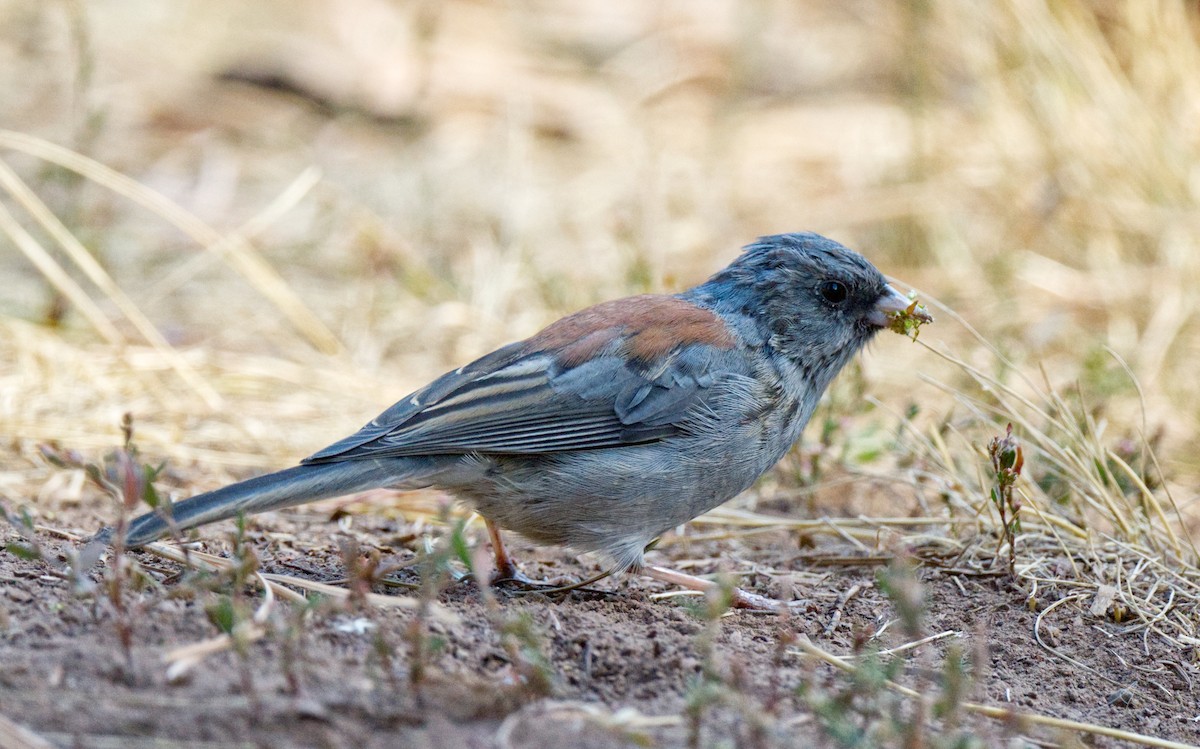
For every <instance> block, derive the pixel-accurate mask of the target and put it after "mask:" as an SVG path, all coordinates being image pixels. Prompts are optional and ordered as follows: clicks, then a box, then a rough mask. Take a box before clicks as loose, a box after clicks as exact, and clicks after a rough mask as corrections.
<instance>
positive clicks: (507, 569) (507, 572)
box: [483, 518, 525, 583]
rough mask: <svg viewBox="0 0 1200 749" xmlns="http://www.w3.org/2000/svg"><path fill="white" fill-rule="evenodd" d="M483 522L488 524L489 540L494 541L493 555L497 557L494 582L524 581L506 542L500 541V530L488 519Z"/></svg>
mask: <svg viewBox="0 0 1200 749" xmlns="http://www.w3.org/2000/svg"><path fill="white" fill-rule="evenodd" d="M483 522H484V523H486V524H487V532H488V538H490V539H491V540H492V553H493V554H494V555H495V557H496V573H495V574H494V575H493V576H492V582H493V583H495V582H497V581H499V580H524V579H525V576H524V575H522V574H521V571H520V570H519V569H517V565H516V564H515V563H513V560H512V557H510V556H509V555H508V551H507V550H506V549H505V548H504V542H503V541H502V540H500V528H499V527H498V526H497V525H496V524H495V523H493V522H492V521H490V520H488V519H487V518H484V519H483Z"/></svg>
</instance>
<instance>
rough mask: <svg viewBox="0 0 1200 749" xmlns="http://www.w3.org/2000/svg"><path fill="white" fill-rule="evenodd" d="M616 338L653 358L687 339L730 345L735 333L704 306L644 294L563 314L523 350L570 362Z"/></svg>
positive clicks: (643, 357) (633, 352)
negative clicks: (553, 353) (553, 354)
mask: <svg viewBox="0 0 1200 749" xmlns="http://www.w3.org/2000/svg"><path fill="white" fill-rule="evenodd" d="M618 338H622V339H624V341H623V347H624V350H625V351H626V352H627V353H628V354H629V356H630V357H632V358H633V359H636V360H638V361H642V362H652V361H655V360H656V359H658V358H660V357H663V356H666V355H667V354H669V353H670V352H671V351H673V350H675V349H676V348H679V347H680V346H686V345H689V344H702V345H709V346H715V347H717V348H722V349H728V348H733V346H734V343H735V341H734V338H733V335H732V334H731V333H730V332H729V329H728V328H727V327H726V326H725V323H724V322H722V321H721V318H719V317H717V316H716V315H715V314H713V313H712V312H710V311H709V310H706V309H703V308H701V307H697V306H695V305H694V304H691V303H690V302H685V301H684V300H682V299H677V298H675V297H671V296H661V295H657V294H645V295H642V296H634V297H629V298H627V299H615V300H613V301H611V302H603V303H602V304H597V305H596V306H594V307H588V308H587V309H585V310H580V311H579V312H576V313H575V314H573V315H568V316H567V317H564V318H563V319H561V320H559V321H558V322H556V323H552V324H551V325H550V326H548V327H547V328H545V329H544V330H542V331H541V332H540V333H538V334H537V335H535V336H533V337H532V338H530V339H528V340H527V341H525V346H524V348H525V350H526V351H528V352H530V353H532V352H534V351H557V352H558V356H559V361H560V362H562V363H563V364H564V365H565V366H568V367H574V366H577V365H579V364H582V363H583V362H585V361H587V360H588V359H589V358H591V357H593V356H595V355H596V354H598V353H600V352H601V351H603V350H604V349H605V348H606V347H608V346H609V345H611V344H612V343H613V342H614V341H616V340H617V339H618Z"/></svg>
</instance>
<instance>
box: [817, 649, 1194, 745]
mask: <svg viewBox="0 0 1200 749" xmlns="http://www.w3.org/2000/svg"><path fill="white" fill-rule="evenodd" d="M797 647H798V648H799V650H800V651H802V652H803V653H804V654H805V655H808V656H811V657H813V658H816V659H817V660H820V661H822V662H824V663H828V664H829V665H831V666H833V667H834V668H837V669H839V670H841V671H845V672H847V673H854V671H855V670H857V669H858V668H859V667H858V666H856V665H854V664H853V663H851V662H849V661H847V660H846V659H845V658H842V657H839V656H836V655H834V654H833V653H830V652H829V651H827V650H823V649H822V648H819V647H817V646H816V645H814V644H813V643H812V642H811V641H810V640H809V639H808V638H807V637H801V639H800V640H799V642H798V643H797ZM886 685H887V688H888V689H890V690H892V691H893V692H896V693H897V694H901V695H904V696H905V697H908V698H911V699H921V693H920V692H917V691H916V690H915V689H910V688H908V687H906V686H904V685H902V684H897V683H896V682H894V681H888V682H886ZM961 707H962V709H963V710H966V711H967V712H970V713H974V714H976V715H982V716H984V717H987V718H993V719H995V720H1001V721H1004V722H1006V723H1010V724H1011V723H1014V722H1020V723H1025V724H1028V725H1037V726H1044V727H1046V728H1054V729H1058V730H1066V731H1077V732H1080V733H1086V734H1091V735H1093V736H1105V737H1108V738H1110V739H1117V740H1120V741H1128V742H1130V743H1132V744H1138V745H1140V746H1153V747H1159V749H1196V747H1195V745H1193V744H1184V743H1181V742H1178V741H1168V740H1167V739H1160V738H1156V737H1154V736H1146V735H1144V734H1140V733H1134V732H1132V731H1122V730H1120V729H1116V728H1109V727H1107V726H1099V725H1096V724H1094V723H1082V722H1080V721H1076V720H1064V719H1062V718H1055V717H1052V716H1049V715H1041V714H1038V713H1022V712H1017V711H1015V710H1009V709H1008V708H1003V707H995V706H993V705H983V704H980V703H978V702H964V703H962V705H961Z"/></svg>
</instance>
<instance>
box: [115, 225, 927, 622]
mask: <svg viewBox="0 0 1200 749" xmlns="http://www.w3.org/2000/svg"><path fill="white" fill-rule="evenodd" d="M906 312H907V314H909V315H913V314H915V315H916V316H917V317H918V318H919V319H920V320H922V321H928V316H926V315H924V312H923V311H920V310H917V311H916V312H915V313H914V309H913V307H912V306H911V303H910V301H909V300H908V299H906V298H905V297H904V296H903V295H901V294H900V293H898V292H897V291H896V290H895V289H893V288H891V287H890V286H888V284H887V282H886V281H885V280H884V278H883V276H882V275H880V273H879V271H878V270H876V269H875V268H874V266H872V265H871V264H870V263H869V262H867V260H866V259H864V258H863V257H862V256H861V255H859V254H858V253H856V252H853V251H851V250H849V249H847V248H845V247H843V246H842V245H840V244H838V243H836V242H834V241H832V240H829V239H826V238H824V237H821V236H818V235H816V234H781V235H777V236H771V237H763V238H761V239H759V240H758V241H757V242H755V243H754V244H751V245H749V246H748V247H746V248H745V250H744V251H743V253H742V254H741V256H740V257H738V258H737V259H736V260H734V261H733V263H732V264H730V265H729V267H727V268H725V269H724V270H722V271H720V272H718V273H717V274H716V275H714V276H713V277H712V278H710V279H709V280H708V281H706V282H705V283H703V284H701V285H699V286H696V287H695V288H692V289H689V290H688V291H685V292H683V293H681V294H675V295H670V296H666V295H651V294H647V295H643V296H634V297H629V298H627V299H618V300H615V301H611V302H605V303H603V304H598V305H596V306H594V307H589V308H587V309H585V310H582V311H580V312H576V313H575V314H573V315H569V316H567V317H565V318H563V319H561V320H559V321H558V322H555V323H553V324H552V325H550V326H549V327H547V328H546V329H544V330H542V331H541V332H540V333H538V334H536V335H534V336H533V337H532V338H528V339H526V340H524V341H519V342H517V343H513V344H510V345H508V346H505V347H503V348H501V349H498V350H497V351H494V352H492V353H490V354H488V355H486V356H484V357H482V358H480V359H477V360H476V361H474V362H472V363H470V364H467V365H466V366H464V367H460V368H458V369H456V370H454V371H453V372H448V373H447V374H445V375H443V376H441V377H439V378H438V379H436V380H434V381H433V382H432V383H430V384H429V385H427V386H425V387H424V388H422V389H420V390H418V391H417V392H415V393H413V394H412V395H409V396H406V397H405V398H404V399H402V400H401V401H400V402H398V403H396V404H395V405H394V406H392V407H391V408H389V409H387V410H386V411H384V412H383V413H382V414H380V415H379V416H377V417H376V418H375V419H374V420H372V421H371V422H370V423H369V424H367V425H366V426H364V427H363V428H362V429H361V430H359V431H358V432H356V433H355V434H352V435H350V436H349V437H346V438H345V439H343V440H341V441H340V442H336V443H334V444H332V445H330V446H329V447H327V448H325V449H324V450H321V451H320V452H318V453H316V454H314V455H312V456H311V457H308V458H305V459H304V460H303V461H301V464H300V465H298V466H296V467H294V468H289V469H287V470H283V471H279V472H278V473H272V474H268V475H265V476H259V477H257V478H252V479H249V480H248V481H243V482H241V483H237V484H233V485H232V486H227V487H224V488H222V489H218V490H216V491H213V492H209V493H207V494H201V495H199V496H196V497H192V498H191V499H188V500H186V501H183V502H180V503H178V504H176V505H174V507H173V508H172V510H171V513H172V517H171V518H170V519H169V520H168V519H167V518H165V517H162V516H160V515H159V514H155V513H148V514H145V515H142V516H141V517H139V518H137V519H135V520H134V521H132V523H131V524H130V526H129V529H128V533H127V536H126V543H127V544H128V545H130V546H137V545H141V544H145V543H148V542H150V541H153V540H154V539H156V538H159V537H161V536H163V535H165V534H166V533H168V532H169V531H170V530H171V529H172V527H173V528H174V529H175V530H177V531H178V530H185V529H188V528H192V527H195V526H198V525H202V524H204V523H211V522H213V521H216V520H221V519H223V518H228V517H232V516H234V515H236V514H238V513H246V514H250V513H255V512H262V511H264V510H272V509H278V508H281V507H288V506H291V505H297V504H301V503H304V502H310V501H313V500H316V499H322V498H327V497H334V496H338V495H343V494H350V493H353V492H359V491H364V490H367V489H373V488H379V487H389V488H393V489H417V488H421V487H431V486H432V487H440V488H442V489H445V490H446V491H448V492H450V493H452V494H454V495H455V496H456V497H458V498H460V499H462V500H464V501H466V502H467V503H469V504H470V505H471V506H472V507H473V508H474V509H476V510H477V511H478V512H479V514H480V515H482V516H483V517H484V518H485V519H486V520H487V524H488V529H489V531H490V532H491V534H492V540H493V544H494V547H495V552H496V562H497V567H498V569H499V572H500V573H501V574H502V575H505V574H511V573H512V572H513V567H512V562H511V561H510V560H509V558H508V556H507V555H506V554H505V553H504V549H503V546H502V545H501V544H500V537H499V533H498V530H497V528H498V527H499V528H506V529H510V530H514V531H517V532H519V533H521V534H523V535H525V536H526V537H527V538H529V539H532V540H533V541H536V542H540V543H545V544H563V545H566V546H570V547H573V548H575V549H578V550H581V551H595V552H599V553H600V554H602V555H603V556H604V557H606V558H607V559H608V560H609V561H610V562H611V563H612V565H613V567H614V568H615V569H617V570H625V569H632V570H640V571H642V572H643V573H644V574H648V575H650V576H652V577H656V578H658V579H661V580H667V581H670V582H673V583H678V584H683V585H688V586H692V587H704V586H706V585H711V583H707V582H705V581H702V580H700V579H698V578H692V577H690V576H687V575H682V574H680V573H675V572H671V571H669V570H664V569H661V568H654V567H651V568H644V567H643V564H642V553H643V550H644V549H645V548H646V545H647V544H648V543H650V542H651V541H652V540H653V539H654V538H656V537H657V536H659V535H660V534H662V533H663V532H664V531H666V530H668V529H670V528H673V527H675V526H677V525H679V524H681V523H684V522H686V521H688V520H691V519H692V518H694V517H696V516H697V515H700V514H701V513H704V512H705V511H707V510H709V509H712V508H713V507H716V506H717V505H719V504H721V503H722V502H725V501H726V500H728V499H730V498H731V497H733V496H734V495H736V494H738V493H739V492H741V491H742V490H744V489H746V488H747V487H749V486H750V485H751V484H752V483H754V481H755V480H756V479H757V478H758V477H759V476H761V475H762V474H763V473H764V472H765V471H767V469H769V468H770V467H771V466H773V465H775V463H776V462H778V461H779V459H780V458H782V457H783V455H784V454H785V453H786V452H787V451H788V449H789V448H790V447H791V446H792V444H793V443H795V442H796V440H797V439H799V437H800V432H801V430H803V429H804V425H805V424H806V423H807V422H808V419H809V417H810V416H812V413H813V410H814V409H815V408H816V406H817V401H818V400H819V399H820V397H821V394H822V393H823V392H824V391H825V388H826V386H828V385H829V382H830V381H831V380H832V379H833V378H834V376H835V375H836V374H837V373H838V372H839V371H840V370H841V369H842V367H843V366H845V365H846V363H847V362H848V361H850V359H851V358H852V357H853V356H854V355H855V354H856V353H858V351H859V349H861V348H862V347H863V345H864V344H866V343H867V341H869V340H871V338H872V337H873V336H874V335H875V333H876V332H878V331H879V330H881V329H882V328H884V327H887V326H889V325H890V324H891V322H892V321H893V318H894V317H895V316H896V315H903V314H905V313H906ZM735 603H737V604H739V605H751V606H754V605H765V606H768V607H769V606H770V605H771V604H772V602H771V601H769V600H767V599H762V598H759V597H756V596H752V595H749V594H740V595H739V597H737V598H736V600H735Z"/></svg>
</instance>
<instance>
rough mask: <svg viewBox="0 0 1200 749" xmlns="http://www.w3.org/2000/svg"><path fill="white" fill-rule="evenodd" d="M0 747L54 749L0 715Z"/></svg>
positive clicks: (34, 734)
mask: <svg viewBox="0 0 1200 749" xmlns="http://www.w3.org/2000/svg"><path fill="white" fill-rule="evenodd" d="M0 747H3V749H54V744H51V743H50V742H49V741H47V740H45V739H44V738H42V737H41V736H38V735H37V734H36V733H34V732H33V731H30V730H29V729H28V728H25V727H23V726H21V725H20V724H18V723H14V722H13V721H11V720H9V719H8V718H6V717H4V716H3V715H0Z"/></svg>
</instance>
